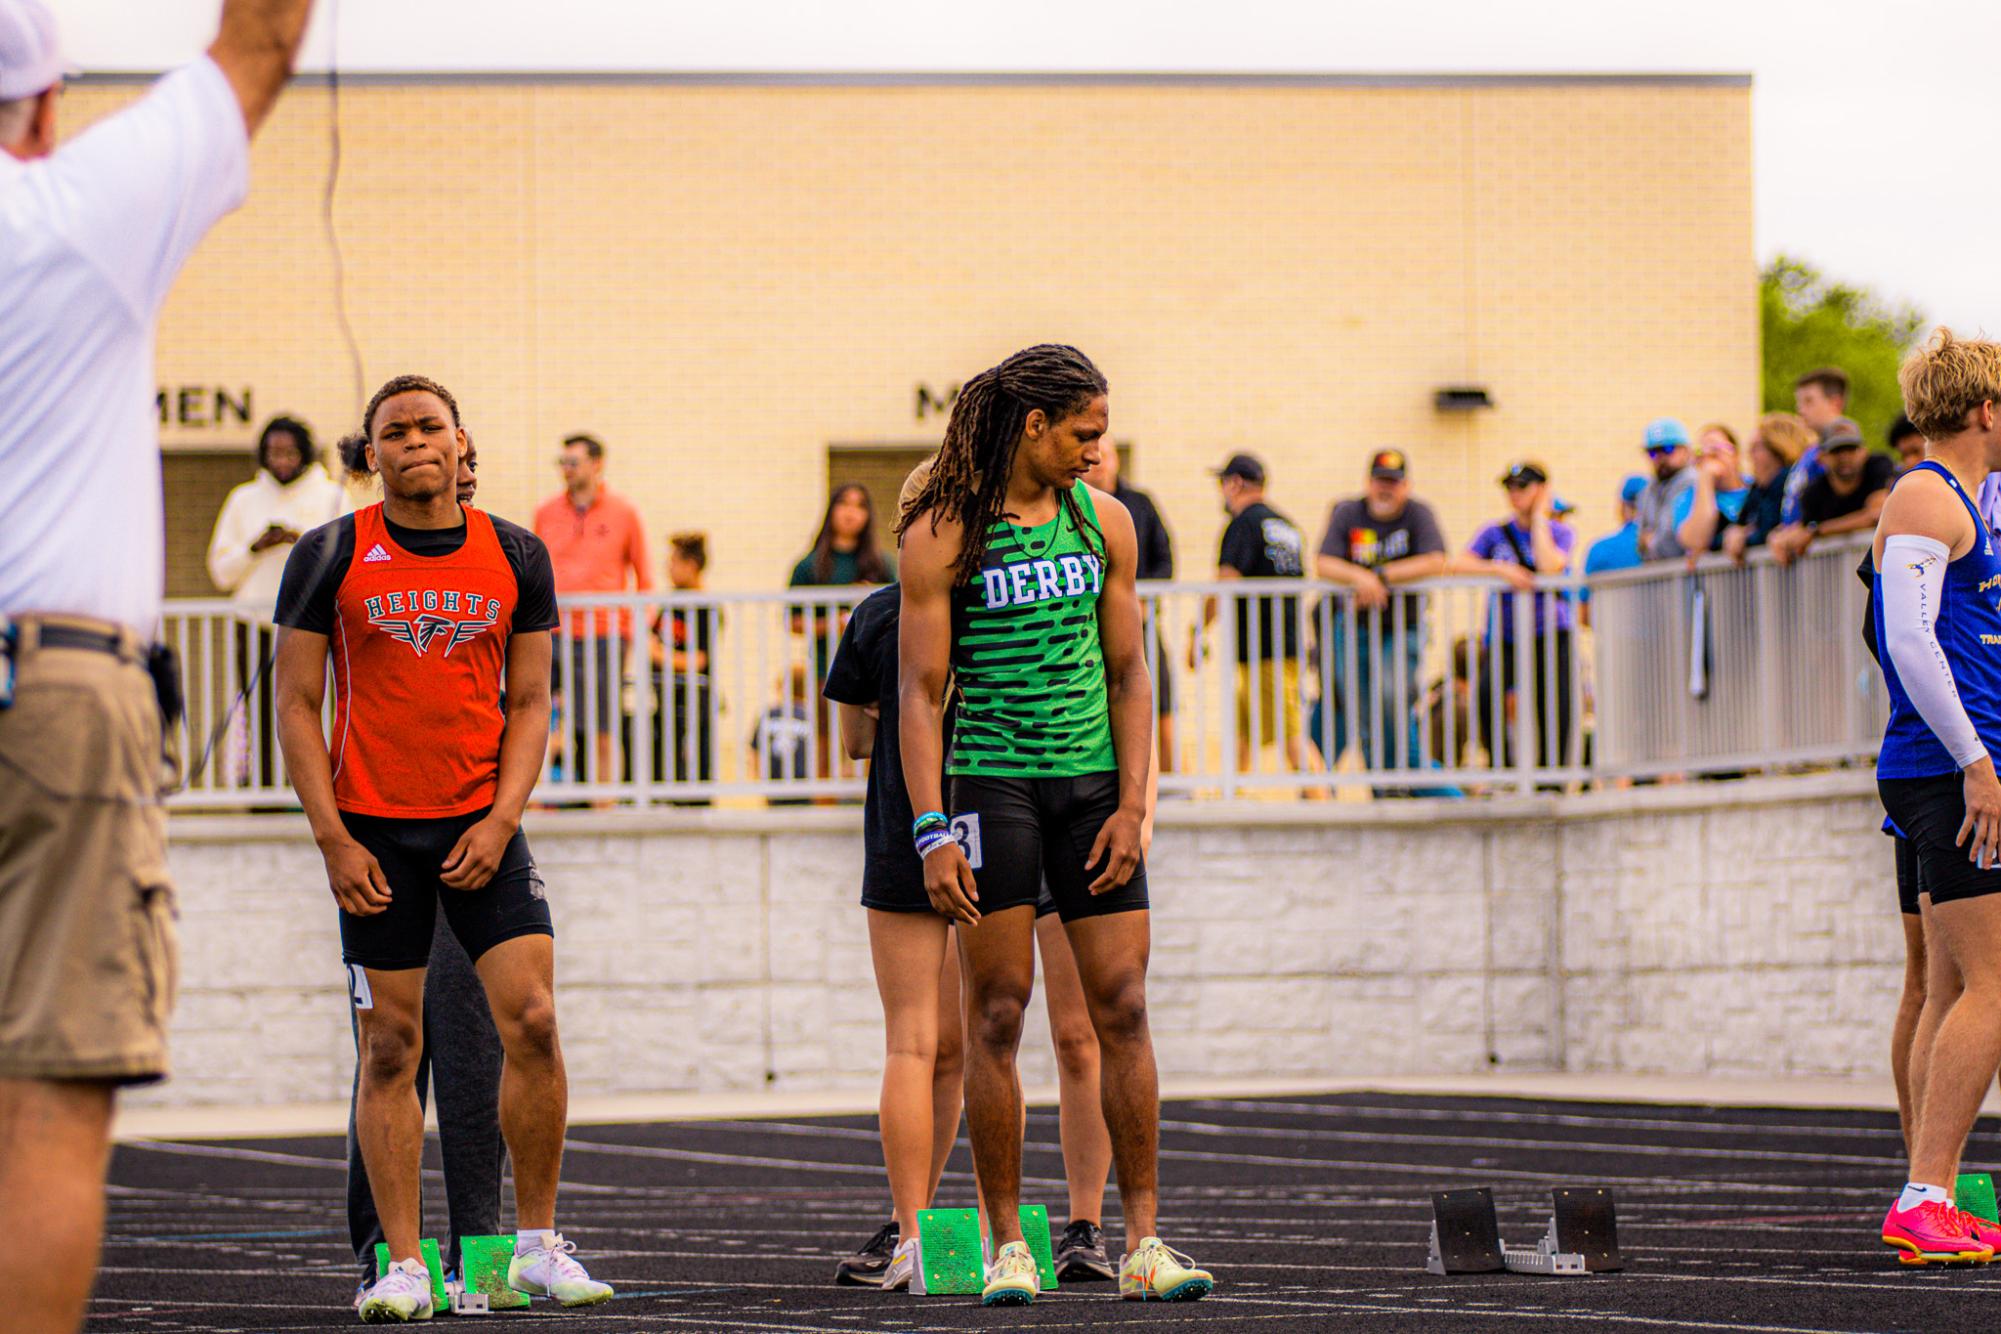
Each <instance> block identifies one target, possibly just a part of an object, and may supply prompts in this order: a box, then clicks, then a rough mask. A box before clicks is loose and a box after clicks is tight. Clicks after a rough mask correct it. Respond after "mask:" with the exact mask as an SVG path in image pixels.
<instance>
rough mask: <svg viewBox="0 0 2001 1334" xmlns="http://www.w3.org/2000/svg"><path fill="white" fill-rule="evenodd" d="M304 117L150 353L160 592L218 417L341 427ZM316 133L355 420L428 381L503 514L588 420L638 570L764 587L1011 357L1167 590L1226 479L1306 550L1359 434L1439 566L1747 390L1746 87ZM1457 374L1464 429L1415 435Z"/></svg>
mask: <svg viewBox="0 0 2001 1334" xmlns="http://www.w3.org/2000/svg"><path fill="white" fill-rule="evenodd" d="M135 92H136V87H135V85H132V84H129V83H119V82H98V83H90V82H87V83H84V84H82V85H79V86H78V87H77V88H75V89H74V90H73V92H72V94H71V96H70V97H69V99H68V101H67V103H66V108H65V110H66V115H67V117H68V119H69V122H70V123H71V124H72V125H82V124H84V123H87V122H88V121H90V120H92V119H94V118H95V117H97V116H98V115H101V114H103V113H104V112H106V111H108V110H110V109H112V108H113V107H115V106H117V105H121V104H122V103H123V102H125V101H126V100H128V99H129V98H130V97H132V96H133V95H134V94H135ZM331 108H332V99H331V98H330V96H329V92H328V89H327V88H326V87H325V85H324V84H314V83H310V82H302V83H301V84H300V85H299V86H297V87H295V88H294V89H293V90H292V92H291V93H290V94H289V95H288V96H287V98H286V99H285V101H284V103H283V104H282V106H281V108H280V110H279V112H278V114H277V116H276V118H275V119H274V121H273V122H272V124H271V125H270V126H269V128H267V130H266V131H265V133H264V136H263V137H262V138H261V139H260V140H259V142H258V145H257V149H256V155H255V178H254V185H253V191H252V198H251V202H250V204H249V206H248V207H247V208H245V209H244V210H243V211H242V212H241V213H240V214H238V215H237V216H235V217H234V218H232V219H230V220H229V221H228V222H226V223H225V224H224V225H223V226H222V227H221V229H220V230H219V231H218V232H217V234H216V235H215V236H214V237H213V238H212V239H211V240H210V241H209V242H208V244H207V245H205V246H204V247H203V249H202V251H201V252H200V254H199V255H198V256H197V257H196V259H195V261H194V263H193V264H192V265H191V266H190V268H189V270H188V272H187V274H186V275H185V276H184V278H183V279H182V281H181V284H180V286H179V288H178V289H177V290H176V292H175V294H174V296H173V299H172V301H171V302H170V304H169V306H168V308H167V312H166V316H165V318H164V321H163V323H162V326H161V336H160V356H159V375H158V378H159V383H160V385H161V386H162V389H163V418H164V419H165V420H164V424H163V429H162V439H163V442H164V447H165V448H166V450H167V451H168V455H169V468H168V477H169V481H168V488H169V497H168V501H169V513H170V515H172V516H173V522H174V524H175V533H176V537H175V549H174V551H173V553H172V555H171V560H170V564H171V567H172V570H173V575H172V580H173V588H174V591H176V592H180V593H193V592H199V591H203V590H205V588H206V580H205V578H204V577H203V575H202V574H201V570H200V553H199V542H200V541H202V540H205V539H206V536H207V524H208V523H209V522H210V521H211V520H212V518H213V514H214V506H215V504H216V503H217V502H218V501H219V498H220V494H221V489H222V488H223V487H225V486H226V485H227V484H228V483H229V482H231V481H233V480H236V479H238V478H240V477H241V476H245V475H247V473H248V463H247V449H248V445H249V442H250V439H251V434H252V429H251V427H249V426H247V425H245V424H244V423H243V422H242V420H241V419H240V418H241V415H242V414H241V412H240V409H241V408H242V406H243V404H242V400H243V397H244V395H245V394H246V392H247V393H248V395H249V397H250V404H249V411H248V415H249V416H251V417H253V418H256V419H261V418H262V417H264V416H267V415H269V414H271V413H274V412H277V411H281V410H282V411H291V412H295V413H298V414H301V415H303V416H305V417H306V418H307V419H308V420H310V421H312V422H313V423H314V424H315V426H316V427H317V428H318V429H319V431H320V432H321V434H322V436H323V437H324V438H325V439H326V440H327V441H329V442H330V441H331V440H332V439H333V438H334V437H335V436H337V435H338V434H339V433H340V431H341V430H343V429H347V428H349V426H350V424H351V423H352V422H353V420H354V417H355V414H356V412H357V410H358V403H357V401H356V386H355V382H354V376H353V373H352V370H351V368H350V363H349V358H348V354H347V351H346V348H345V344H344V342H343V338H342V335H341V332H340V324H339V320H338V318H337V308H336V303H335V276H334V274H335V270H334V260H333V252H332V250H331V248H330V246H329V244H328V234H327V231H326V229H325V228H324V226H323V224H322V218H321V210H322V205H323V198H324V195H323V191H324V187H325V185H326V182H327V178H328V168H329V158H330V153H331V150H332V135H331V133H330V131H331V128H332V127H331V124H330V120H331V117H330V111H331ZM339 108H340V115H339V129H340V149H341V155H342V156H341V164H342V165H341V172H340V178H339V189H338V194H337V198H336V202H335V208H334V221H335V227H336V231H337V234H338V236H339V240H340V246H341V250H342V252H343V254H344V258H345V265H346V294H347V304H348V308H349V311H350V312H351V318H352V325H353V329H354V333H355V336H356V339H357V341H358V343H359V346H360V350H361V354H362V359H363V364H364V370H363V375H362V377H361V378H362V386H363V392H366V391H367V390H368V389H372V388H373V386H374V385H375V384H376V383H377V382H379V381H380V380H382V379H384V378H386V377H387V376H389V375H391V374H394V373H397V372H401V371H409V370H417V371H423V372H425V373H428V374H431V375H434V376H437V377H438V378H439V379H441V380H443V381H444V382H445V383H446V384H448V385H450V386H451V387H452V388H453V389H454V390H455V391H456V392H457V394H458V395H459V398H460V401H461V402H462V404H463V405H464V407H465V409H466V412H467V414H468V424H469V426H470V427H471V429H472V430H473V431H474V433H475V434H476V435H477V437H478V438H479V441H480V446H481V462H482V468H481V474H482V483H481V484H482V498H483V500H484V501H485V502H486V503H487V504H488V505H489V506H490V507H491V508H492V509H493V510H495V511H496V512H498V513H502V514H505V515H508V516H510V517H514V518H517V519H522V520H525V519H526V517H527V516H528V514H529V512H530V510H531V509H532V506H533V504H534V502H535V501H536V500H538V499H539V498H541V497H542V496H544V495H546V494H549V493H550V492H552V491H553V489H554V487H555V485H556V473H555V469H554V467H553V466H552V461H553V458H554V455H555V451H556V442H557V440H558V439H559V438H560V437H561V436H562V435H563V434H565V433H567V432H570V431H575V430H591V431H594V432H596V433H597V434H599V435H600V436H601V437H602V438H603V439H604V440H605V441H606V442H607V443H608V445H609V446H610V449H611V456H610V457H611V480H612V484H613V485H614V486H616V487H618V488H619V489H622V490H624V491H625V492H627V493H628V494H630V495H632V496H633V497H634V498H635V499H636V500H637V501H638V502H639V504H640V506H641V508H642V509H643V511H644V513H645V515H646V518H647V521H648V524H649V528H650V532H651V534H652V537H653V544H654V546H655V548H656V549H657V548H658V547H659V546H660V545H661V542H660V538H661V536H662V535H663V534H664V533H665V532H667V531H668V530H670V529H674V528H681V527H701V528H705V529H707V530H709V531H710V533H711V534H712V550H713V552H714V556H715V559H714V565H713V567H712V569H713V574H714V581H713V582H715V583H716V584H717V585H718V586H721V587H725V588H749V587H763V586H771V585H775V584H777V583H779V582H782V580H783V578H784V576H785V574H786V571H787V570H788V569H789V568H790V566H791V564H792V562H793V561H794V560H795V559H796V558H797V557H798V555H799V554H801V552H802V551H803V550H804V549H805V547H806V545H807V543H808V541H809V539H810V538H811V535H812V532H813V529H814V526H815V524H816V523H817V521H818V519H819V516H820V512H821V509H822V506H823V504H824V501H825V495H826V488H827V484H828V480H829V477H830V475H833V476H843V475H846V474H848V473H850V472H854V471H857V470H862V471H866V470H867V469H868V468H870V467H871V466H872V467H873V468H874V469H875V470H876V472H877V473H878V474H880V475H888V474H889V473H891V472H893V470H894V466H895V465H894V464H893V463H892V462H891V460H892V459H894V458H896V457H897V456H896V455H893V454H891V455H885V454H880V453H875V454H871V453H869V452H868V451H881V450H885V449H887V450H898V449H916V448H921V447H923V446H925V445H926V444H928V443H933V442H935V440H936V438H937V436H938V433H939V431H940V430H941V429H942V425H943V420H944V419H943V416H942V415H941V414H939V413H938V412H936V411H929V412H927V411H926V410H925V409H926V408H927V406H928V405H929V404H930V403H931V402H932V401H935V400H936V399H940V398H942V397H943V396H944V395H946V394H947V393H948V392H949V391H950V389H951V387H952V386H953V385H954V384H955V383H956V382H958V381H959V380H961V379H963V378H965V377H966V376H968V375H970V374H971V373H973V372H974V371H977V370H979V369H981V368H983V367H985V366H987V365H989V364H991V363H992V362H994V361H996V360H998V359H999V358H1000V357H1002V356H1004V355H1005V354H1007V353H1008V352H1011V351H1013V350H1014V349H1015V348H1017V347H1019V346H1022V345H1024V344H1027V343H1031V342H1038V341H1045V340H1062V341H1068V342H1074V343H1076V344H1078V345H1079V346H1081V347H1083V348H1084V349H1085V350H1086V351H1088V352H1089V353H1090V354H1091V355H1092V356H1093V357H1094V358H1095V359H1096V360H1097V361H1098V362H1099V364H1100V365H1101V366H1103V367H1104V369H1105V370H1106V372H1107V374H1108V375H1109V376H1110V378H1111V381H1112V385H1113V394H1112V424H1113V431H1114V434H1115V435H1116V436H1117V437H1118V438H1119V439H1120V440H1121V441H1125V442H1129V443H1130V445H1131V447H1132V449H1133V451H1134V466H1133V476H1134V478H1135V480H1137V481H1138V482H1140V484H1142V485H1144V486H1146V487H1148V488H1149V489H1151V490H1152V491H1153V492H1154V493H1155V495H1156V496H1157V497H1158V498H1159V500H1160V501H1161V504H1162V508H1163V511H1164V512H1165V515H1166V517H1167V520H1168V523H1169V525H1170V526H1171V527H1172V529H1173V531H1174V535H1175V538H1176V542H1177V547H1178V552H1179V555H1180V557H1181V569H1182V571H1183V572H1184V573H1187V574H1198V573H1202V572H1205V571H1207V570H1209V569H1211V568H1212V567H1213V560H1214V549H1215V541H1216V537H1217V534H1218V532H1219V531H1220V528H1221V519H1222V516H1221V513H1220V511H1219V508H1218V504H1217V500H1216V493H1215V487H1214V483H1213V481H1212V480H1211V478H1210V477H1209V476H1208V475H1207V473H1206V471H1205V470H1206V469H1207V468H1210V467H1214V466H1215V465H1216V464H1218V463H1219V462H1220V461H1221V460H1222V459H1223V457H1224V456H1225V455H1227V454H1228V453H1229V452H1231V451H1232V450H1235V449H1251V450H1254V451H1256V452H1258V453H1260V454H1262V455H1263V456H1264V457H1265V459H1266V460H1267V462H1268V463H1269V465H1270V466H1271V469H1272V474H1273V481H1272V487H1271V499H1272V501H1273V503H1275V504H1276V505H1277V506H1278V507H1279V508H1280V509H1281V510H1284V511H1286V512H1288V513H1290V514H1291V515H1292V516H1293V517H1294V518H1295V519H1296V520H1297V521H1298V522H1299V523H1300V524H1301V526H1302V527H1304V528H1307V529H1309V530H1310V532H1309V538H1310V539H1311V540H1317V539H1318V537H1319V532H1320V528H1321V526H1322V525H1323V523H1324V521H1325V517H1326V511H1327V506H1328V504H1329V502H1330V501H1331V500H1333V499H1334V498H1336V497H1338V496H1341V495H1346V494H1352V493H1353V492H1354V491H1356V490H1357V489H1358V487H1359V482H1360V478H1361V474H1362V471H1363V468H1364V464H1365V459H1366V456H1367V454H1368V452H1369V451H1370V450H1372V449H1374V448H1378V447H1381V446H1384V445H1396V446H1400V447H1403V448H1405V449H1407V450H1408V451H1409V452H1410V454H1411V455H1412V457H1413V460H1414V467H1415V480H1416V485H1417V489H1418V493H1419V494H1420V495H1422V496H1424V497H1426V498H1428V499H1430V500H1431V501H1432V502H1434V503H1435V504H1436V505H1437V506H1438V507H1439V509H1440V511H1441V513H1442V516H1443V517H1444V520H1445V523H1446V528H1447V535H1448V537H1449V538H1450V539H1451V540H1452V541H1453V542H1455V543H1459V542H1463V541H1464V540H1465V539H1466V538H1467V537H1468V536H1469V535H1470V533H1471V531H1472V528H1473V526H1474V524H1475V523H1476V522H1477V521H1479V520H1481V519H1483V518H1487V517H1492V516H1493V515H1495V514H1497V513H1498V512H1499V511H1500V509H1501V507H1502V500H1501V494H1500V491H1499V488H1498V487H1497V486H1495V484H1494V479H1495V477H1496V476H1497V475H1498V474H1499V472H1500V470H1501V468H1502V466H1503V463H1504V461H1505V460H1506V459H1507V458H1509V457H1510V456H1512V455H1515V454H1520V453H1534V454H1536V455H1539V456H1541V457H1542V458H1544V459H1546V460H1547V461H1549V463H1550V464H1551V465H1552V467H1553V470H1554V472H1555V474H1556V478H1557V482H1558V487H1559V490H1560V491H1561V492H1563V493H1564V494H1565V495H1567V496H1568V497H1569V498H1570V499H1572V500H1573V501H1575V502H1577V503H1578V504H1579V505H1580V507H1581V510H1582V513H1581V515H1580V525H1581V527H1582V528H1583V529H1584V530H1585V532H1586V534H1587V535H1592V534H1595V533H1597V532H1599V531H1602V530H1603V529H1605V528H1607V527H1609V526H1610V524H1611V522H1612V517H1611V502H1610V496H1611V493H1612V491H1613V489H1614V487H1615V485H1616V482H1617V479H1618V477H1619V476H1621V475H1622V474H1623V473H1625V472H1628V471H1632V470H1634V469H1635V468H1637V467H1638V466H1639V464H1640V463H1641V462H1642V460H1641V457H1640V454H1639V449H1638V441H1639V433H1640V428H1641V426H1642V424H1643V423H1644V422H1645V420H1646V419H1647V418H1649V417H1651V416H1654V415H1656V414H1659V413H1673V414H1676V415H1679V416H1682V417H1683V418H1685V419H1686V420H1687V421H1688V423H1689V425H1690V426H1691V427H1693V426H1694V425H1696V424H1697V423H1698V422H1699V421H1701V420H1705V419H1708V418H1712V417H1714V418H1722V419H1724V420H1727V421H1730V422H1733V423H1735V424H1737V425H1739V426H1740V427H1742V426H1745V425H1748V424H1749V422H1750V421H1751V419H1752V416H1753V414H1754V413H1755V411H1756V409H1757V406H1758V333H1757V328H1758V326H1757V304H1756V281H1755V256H1754V254H1753V245H1752V192H1751V130H1750V115H1751V101H1750V87H1749V83H1748V80H1746V79H1744V78H1740V77H1734V76H1717V77H1711V76H1697V77H1655V76H1645V77H1633V78H1627V77H1614V78H1515V77H1474V78H1444V77H1441V78H1423V77H1412V78H1342V77H1327V78H1298V79H1294V78H1241V79H1240V78H1221V79H1218V78H1147V77H1114V78H1104V79H1090V78H1081V79H1035V78H993V79H980V78H951V79H923V78H896V79H890V78H881V79H860V78H857V79H842V78H838V77H829V78H785V79H756V78H746V79H707V80H704V79H662V80H656V81H648V80H632V79H548V80H535V79H525V80H524V79H519V78H507V79H449V80H440V79H426V78H407V79H399V78H376V79H370V80H366V81H362V82H360V83H344V84H343V86H342V88H341V91H340V94H339ZM1454 385H1478V386H1483V387H1485V388H1486V389H1487V390H1488V392H1489V393H1490V394H1491V396H1492V399H1493V401H1494V404H1495V406H1493V407H1492V408H1490V409H1486V410H1478V411H1471V412H1447V411H1441V410H1439V409H1438V408H1437V407H1435V406H1434V394H1435V392H1436V391H1437V390H1438V389H1440V388H1442V387H1446V386H1454ZM856 450H860V451H862V452H860V453H856V452H853V451H856Z"/></svg>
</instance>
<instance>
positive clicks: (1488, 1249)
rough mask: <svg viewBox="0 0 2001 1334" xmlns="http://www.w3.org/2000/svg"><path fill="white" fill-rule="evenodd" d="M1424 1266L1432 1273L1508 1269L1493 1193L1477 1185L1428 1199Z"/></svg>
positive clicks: (1482, 1271) (1461, 1272)
mask: <svg viewBox="0 0 2001 1334" xmlns="http://www.w3.org/2000/svg"><path fill="white" fill-rule="evenodd" d="M1424 1267H1425V1268H1426V1269H1428V1270H1430V1271H1431V1272H1432V1273H1434V1274H1492V1273H1495V1272H1497V1271H1499V1270H1501V1269H1504V1268H1506V1267H1507V1264H1506V1260H1505V1258H1504V1257H1503V1256H1502V1253H1501V1229H1500V1225H1499V1224H1498V1223H1497V1222H1496V1221H1495V1219H1494V1192H1493V1191H1491V1190H1489V1189H1487V1188H1486V1187H1485V1186H1480V1187H1478V1188H1476V1189H1473V1190H1441V1191H1439V1192H1437V1193H1436V1194H1434V1195H1433V1196H1432V1197H1431V1257H1430V1258H1429V1259H1428V1260H1426V1261H1425V1265H1424Z"/></svg>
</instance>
